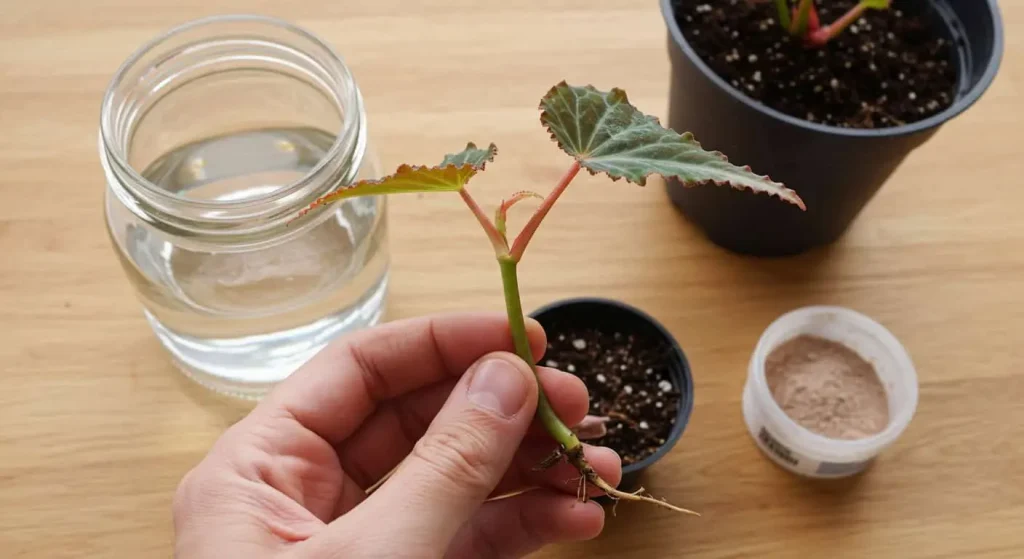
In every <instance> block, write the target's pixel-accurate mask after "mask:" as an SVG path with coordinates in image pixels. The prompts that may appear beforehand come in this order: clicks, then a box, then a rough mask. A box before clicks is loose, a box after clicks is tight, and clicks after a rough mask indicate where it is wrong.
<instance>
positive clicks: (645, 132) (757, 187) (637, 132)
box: [540, 82, 804, 209]
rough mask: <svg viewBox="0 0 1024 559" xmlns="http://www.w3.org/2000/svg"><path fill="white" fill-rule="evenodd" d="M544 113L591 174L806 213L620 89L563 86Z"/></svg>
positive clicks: (792, 197) (772, 185)
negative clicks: (747, 198) (704, 189)
mask: <svg viewBox="0 0 1024 559" xmlns="http://www.w3.org/2000/svg"><path fill="white" fill-rule="evenodd" d="M540 109H541V117H540V120H541V122H542V123H543V124H544V126H546V127H547V129H548V131H549V132H550V133H551V138H552V139H553V140H555V141H556V142H557V143H558V146H559V147H561V148H562V150H564V151H565V152H566V153H568V154H569V155H571V156H572V157H574V158H576V160H577V161H579V162H580V165H581V166H582V167H583V168H585V169H587V170H588V171H590V173H591V174H597V173H605V174H607V175H608V176H610V177H611V178H612V179H619V178H625V179H626V180H627V181H629V182H633V183H636V184H639V185H644V184H646V182H647V177H648V176H650V175H662V176H664V177H672V178H676V179H678V180H679V181H681V182H682V183H683V184H685V185H687V186H693V185H698V184H704V183H714V184H717V185H723V186H724V185H728V186H732V187H734V188H738V189H744V188H747V189H750V190H752V191H754V192H764V193H767V194H770V195H775V196H778V197H779V198H781V199H782V200H785V201H787V202H790V203H791V204H795V205H797V206H799V207H800V208H801V209H803V208H804V203H803V201H802V200H801V199H800V197H799V196H797V194H796V193H795V192H793V191H792V190H790V189H788V188H786V187H785V186H783V185H781V184H779V183H777V182H775V181H773V180H771V179H769V178H768V177H764V176H760V175H757V174H756V173H754V172H752V171H751V170H750V168H749V167H740V166H737V165H733V164H732V163H729V160H728V159H726V157H725V156H724V155H722V154H721V153H719V152H714V151H706V150H704V149H703V148H702V147H701V145H700V143H698V142H697V141H696V140H695V139H694V138H693V134H690V133H685V134H679V133H677V132H675V131H673V130H669V129H667V128H665V127H663V126H661V124H660V123H659V122H658V119H657V118H655V117H653V116H648V115H645V114H644V113H642V112H640V111H639V110H638V109H637V108H636V107H634V106H633V105H631V104H630V103H629V99H628V98H627V97H626V92H625V91H622V90H621V89H617V88H615V89H612V90H611V91H599V90H597V89H595V88H594V87H593V86H589V85H588V86H571V85H568V84H566V83H565V82H562V83H560V84H558V85H556V86H555V87H553V88H551V90H550V91H548V93H547V95H545V96H544V97H543V98H542V99H541V102H540Z"/></svg>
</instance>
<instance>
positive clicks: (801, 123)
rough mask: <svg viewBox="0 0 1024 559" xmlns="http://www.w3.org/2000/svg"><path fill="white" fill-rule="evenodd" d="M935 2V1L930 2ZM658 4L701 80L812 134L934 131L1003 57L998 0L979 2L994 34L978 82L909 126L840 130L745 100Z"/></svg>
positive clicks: (667, 5)
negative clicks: (947, 105)
mask: <svg viewBox="0 0 1024 559" xmlns="http://www.w3.org/2000/svg"><path fill="white" fill-rule="evenodd" d="M929 1H930V2H933V3H934V2H935V1H936V0H929ZM660 3H661V15H662V18H663V19H664V20H665V26H666V27H667V28H668V32H669V36H670V37H671V39H672V42H673V43H674V44H675V47H676V48H678V49H679V50H681V51H682V52H683V54H685V55H686V57H687V58H689V59H690V61H691V62H693V64H694V66H696V67H697V68H698V69H700V71H701V73H702V74H704V77H705V78H707V79H708V80H710V81H711V82H712V83H714V84H715V85H717V86H718V88H719V89H721V90H724V91H725V92H726V93H728V94H729V95H730V96H731V97H732V98H733V99H735V100H736V101H739V102H740V103H743V104H744V105H746V106H747V108H749V109H752V110H755V111H759V112H761V113H764V114H767V115H768V116H771V117H773V118H775V119H776V120H781V121H783V122H785V123H787V124H789V125H790V126H795V127H797V128H803V129H805V130H808V131H812V132H821V133H825V134H833V135H836V136H847V137H854V138H875V137H880V136H884V137H894V136H906V135H910V134H915V133H918V132H921V131H923V130H927V129H929V128H937V127H939V126H940V125H942V124H944V123H945V122H947V121H949V120H952V119H953V118H954V117H956V116H958V115H960V113H962V112H964V111H966V110H967V109H968V108H969V107H970V106H971V105H973V104H974V103H976V102H977V101H978V99H980V98H981V96H982V94H983V93H985V91H986V90H987V89H988V87H989V86H990V85H991V84H992V81H993V80H995V77H996V73H997V72H998V70H999V65H1000V63H1001V62H1002V58H1003V43H1004V39H1003V19H1002V16H1001V14H1000V12H999V6H998V5H997V0H981V1H978V2H977V3H976V5H979V6H980V5H982V3H984V5H985V6H987V7H988V10H989V12H990V14H991V16H992V23H993V34H992V56H991V57H990V58H989V60H988V64H987V66H986V68H985V71H984V72H983V73H982V75H981V77H980V78H979V79H978V81H977V83H975V84H974V85H973V86H971V88H970V89H969V90H968V91H967V92H966V93H965V94H964V95H963V96H962V97H960V98H959V99H957V100H956V101H955V102H954V103H953V104H952V105H950V106H949V107H947V108H946V110H944V111H942V112H940V113H937V114H934V115H932V116H930V117H928V118H926V119H924V120H919V121H917V122H913V123H911V124H905V125H903V126H891V127H887V128H840V127H838V126H826V125H824V124H817V123H813V122H808V121H806V120H804V119H802V118H797V117H794V116H790V115H787V114H785V113H783V112H781V111H777V110H775V109H773V108H771V107H769V106H767V105H764V104H762V103H759V102H757V101H754V100H753V99H751V98H750V97H747V95H746V94H744V93H743V92H742V91H740V90H738V89H736V88H735V87H733V86H732V85H730V84H729V83H728V82H726V81H725V80H723V79H722V78H721V77H719V76H718V74H716V73H715V72H714V70H712V69H711V68H710V67H709V66H708V65H707V64H705V63H704V61H703V60H702V59H701V58H700V57H699V56H697V53H696V51H694V50H693V48H692V47H691V46H690V43H689V42H687V40H686V38H685V37H684V36H683V31H682V29H680V28H679V24H678V22H676V18H675V11H674V10H673V9H672V0H660Z"/></svg>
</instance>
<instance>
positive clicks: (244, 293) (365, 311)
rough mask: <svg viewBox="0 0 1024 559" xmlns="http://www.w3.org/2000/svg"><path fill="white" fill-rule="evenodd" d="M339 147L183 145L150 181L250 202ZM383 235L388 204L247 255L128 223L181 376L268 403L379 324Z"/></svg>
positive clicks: (299, 140) (244, 138) (303, 142)
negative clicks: (327, 350) (324, 355)
mask: <svg viewBox="0 0 1024 559" xmlns="http://www.w3.org/2000/svg"><path fill="white" fill-rule="evenodd" d="M333 140H334V137H333V136H332V135H330V134H327V133H325V132H322V131H319V130H313V129H295V128H290V129H264V130H255V131H248V132H243V133H238V134H234V135H230V136H222V137H216V138H209V139H206V140H203V141H200V142H195V143H192V144H189V145H186V146H184V147H181V148H178V149H176V150H174V151H173V152H170V153H167V154H165V155H163V156H162V157H160V158H159V159H157V160H156V161H154V162H153V163H152V164H151V165H150V166H149V167H147V168H146V170H145V171H143V173H142V174H143V175H144V176H145V177H146V178H147V179H149V180H150V181H152V182H154V183H155V184H158V185H161V186H163V187H164V188H166V189H167V190H170V191H173V192H178V193H180V194H182V195H184V196H186V197H189V198H195V199H203V200H242V199H246V198H252V197H256V196H259V195H261V194H264V193H266V192H268V191H271V190H274V189H276V188H280V187H281V186H283V185H285V184H288V183H290V182H292V181H294V180H296V179H298V178H300V177H301V176H303V175H305V174H306V173H307V172H308V171H309V170H310V169H311V168H312V167H313V166H315V165H316V163H317V162H318V161H319V160H320V159H321V158H322V157H323V155H324V153H325V152H326V150H328V149H329V148H330V146H331V143H332V142H333ZM385 231H386V228H385V223H384V215H383V201H382V200H381V199H378V198H357V199H352V200H350V201H348V202H345V203H344V204H342V205H340V206H338V209H337V212H336V214H335V215H334V216H333V217H332V218H331V219H328V220H326V221H324V222H323V223H322V224H320V225H319V226H317V227H316V228H314V229H312V230H310V231H308V232H307V233H306V234H303V235H299V236H298V237H296V238H293V239H290V240H283V241H281V242H278V243H276V244H275V243H269V244H266V243H265V244H261V245H259V246H258V247H257V248H252V249H245V250H240V251H239V250H233V251H224V250H223V249H217V248H211V247H209V246H205V247H204V245H202V244H196V245H195V246H193V245H192V244H188V243H181V242H177V241H175V240H173V239H165V238H164V237H163V236H161V235H157V234H154V233H153V232H152V230H151V229H149V228H148V227H145V226H142V225H140V224H134V225H129V226H128V227H127V235H126V238H125V242H124V248H125V251H126V254H122V257H123V258H126V259H127V260H128V262H124V264H125V268H126V269H127V270H129V277H130V278H131V280H132V281H133V282H134V283H135V284H136V285H135V286H136V288H137V290H138V292H139V293H140V296H141V298H142V299H143V303H144V305H145V307H146V315H147V317H148V318H149V321H150V323H151V325H152V327H153V329H154V331H155V332H156V334H157V336H158V337H159V338H160V341H161V342H162V343H163V345H164V346H165V347H166V348H167V349H168V350H169V351H170V352H171V354H172V355H173V357H174V359H175V361H176V363H177V364H178V365H179V366H180V367H181V368H182V370H184V371H185V372H186V373H187V374H188V375H189V376H191V377H193V378H194V379H196V380H197V381H199V382H200V383H202V384H204V385H207V386H208V387H210V388H213V389H215V390H218V391H222V392H228V393H233V394H236V395H240V396H247V397H258V396H259V395H261V394H262V393H263V392H265V391H266V390H267V389H269V388H270V387H272V386H273V384H274V383H276V382H278V381H280V380H282V379H283V378H285V377H286V376H287V375H289V374H290V373H292V372H293V371H294V370H295V369H297V368H298V367H299V366H300V365H301V364H303V363H304V362H305V361H307V360H308V359H309V358H310V357H312V356H313V355H314V354H315V353H316V352H318V351H319V350H320V349H322V348H323V347H324V346H325V345H326V344H327V343H328V342H329V341H330V340H331V339H333V338H335V337H336V336H338V335H339V334H342V333H344V332H346V331H350V330H353V329H358V328H363V327H366V326H370V325H373V324H375V323H377V322H378V321H379V319H380V317H381V314H382V312H383V307H384V295H385V292H386V286H387V271H388V256H387V245H386V233H385Z"/></svg>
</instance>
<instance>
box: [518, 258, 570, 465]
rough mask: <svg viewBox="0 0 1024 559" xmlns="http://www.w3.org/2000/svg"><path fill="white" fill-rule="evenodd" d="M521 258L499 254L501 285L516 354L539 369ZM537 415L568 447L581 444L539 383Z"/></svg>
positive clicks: (561, 443) (548, 429)
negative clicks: (530, 332)
mask: <svg viewBox="0 0 1024 559" xmlns="http://www.w3.org/2000/svg"><path fill="white" fill-rule="evenodd" d="M516 264H517V262H516V261H515V260H513V259H512V258H511V257H508V256H505V257H501V258H498V265H499V266H500V267H501V285H502V287H503V288H504V290H505V309H506V311H507V312H508V326H509V330H511V332H512V342H513V344H514V345H515V348H516V355H518V356H519V357H520V358H521V359H522V360H523V361H526V362H527V363H529V365H530V367H532V368H533V372H534V373H536V372H537V367H536V363H535V361H534V359H533V351H532V350H530V340H529V338H527V336H526V320H525V319H524V318H523V304H522V301H521V300H520V297H519V277H518V275H517V274H516ZM537 390H538V393H537V417H539V418H540V421H541V423H543V424H544V428H545V429H547V431H548V433H550V434H551V436H552V437H554V439H555V441H557V442H558V443H559V444H560V445H562V447H564V448H565V450H572V449H576V448H581V444H580V440H579V438H577V437H576V434H575V433H573V432H572V429H569V427H567V426H566V425H565V423H562V420H561V419H559V418H558V416H557V415H555V410H554V409H552V408H551V402H549V401H548V397H547V395H546V394H544V388H542V387H541V386H540V384H538V385H537Z"/></svg>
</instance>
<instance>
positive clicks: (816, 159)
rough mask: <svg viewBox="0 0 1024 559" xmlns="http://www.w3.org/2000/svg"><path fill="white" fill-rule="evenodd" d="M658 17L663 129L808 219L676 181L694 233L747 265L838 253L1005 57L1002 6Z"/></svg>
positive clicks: (916, 4)
mask: <svg viewBox="0 0 1024 559" xmlns="http://www.w3.org/2000/svg"><path fill="white" fill-rule="evenodd" d="M661 5H662V14H663V16H664V19H665V23H666V26H667V28H668V35H669V57H670V60H671V63H672V76H671V82H670V90H669V117H668V125H669V126H670V127H672V128H674V129H677V130H688V131H690V132H693V133H694V134H695V135H696V136H697V137H699V138H700V139H701V142H702V143H703V144H704V145H705V146H707V147H709V148H713V149H718V150H721V151H723V152H725V153H728V154H729V157H730V158H731V159H732V160H733V161H736V162H738V163H743V164H746V165H750V166H751V167H753V168H755V169H758V170H759V171H760V172H764V173H767V174H768V175H770V176H771V177H772V178H774V179H776V180H778V181H780V182H783V183H785V184H786V185H787V186H788V187H789V188H792V189H793V190H795V191H796V192H798V193H799V194H800V196H801V197H802V198H803V199H804V200H805V201H806V202H807V204H808V206H809V208H810V209H809V211H807V212H796V211H793V210H792V208H790V207H786V206H785V205H773V206H765V205H763V204H762V203H760V201H759V200H756V199H752V198H753V197H742V196H735V195H733V193H731V192H725V191H722V190H720V189H709V188H695V189H686V188H682V186H681V185H679V184H678V183H677V182H676V181H672V180H669V181H668V184H667V187H668V191H669V196H670V198H671V199H672V201H673V202H674V203H675V204H676V205H677V206H678V207H679V209H680V210H681V211H682V212H683V213H684V214H685V215H686V216H687V217H688V218H689V219H690V220H691V221H693V222H694V223H695V224H697V225H698V226H699V227H700V228H701V229H702V230H703V231H704V232H705V233H706V234H707V235H708V237H709V238H710V239H711V240H712V241H714V242H716V243H717V244H719V245H721V246H724V247H726V248H728V249H730V250H733V251H736V252H740V253H744V254H754V255H762V256H782V255H790V254H796V253H800V252H804V251H806V250H809V249H811V248H814V247H817V246H822V245H827V244H829V243H831V242H833V241H835V240H836V239H838V238H839V237H840V236H841V235H842V234H843V233H844V232H845V231H846V230H847V228H848V227H849V226H850V224H851V223H852V222H853V220H854V219H855V218H856V216H857V215H858V214H859V213H860V211H861V210H862V209H863V208H864V206H865V205H866V204H867V203H868V202H869V201H870V200H871V198H872V197H873V196H874V194H875V193H876V192H877V191H878V189H879V188H880V187H881V185H882V184H883V183H884V182H885V181H886V180H887V179H888V178H889V176H891V175H892V173H893V172H894V171H895V169H896V168H897V167H898V166H899V165H900V163H901V162H902V161H903V160H904V159H905V158H906V157H907V156H908V155H909V154H910V153H911V152H912V151H913V150H914V149H915V148H917V147H918V146H919V145H921V144H923V143H924V142H925V141H927V140H928V139H929V138H930V137H931V136H932V134H934V133H935V132H936V131H937V130H938V128H939V127H940V126H942V125H943V124H944V123H946V122H948V121H949V120H950V119H952V118H954V117H956V116H957V115H959V114H960V113H962V112H964V111H965V110H966V109H967V108H968V107H970V106H971V105H973V104H974V103H975V102H976V101H977V100H978V99H979V98H980V97H981V95H982V94H983V93H984V92H985V91H986V90H987V88H988V86H989V85H990V84H991V82H992V80H993V78H994V76H995V74H996V70H997V68H998V66H999V61H1000V58H1001V54H1002V48H1003V47H1002V45H1003V32H1002V24H1001V19H1000V16H999V11H998V7H997V5H996V2H995V0H977V1H974V2H959V1H951V0H888V1H883V0H771V1H769V0H662V2H661ZM907 211H912V209H910V208H908V210H907Z"/></svg>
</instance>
